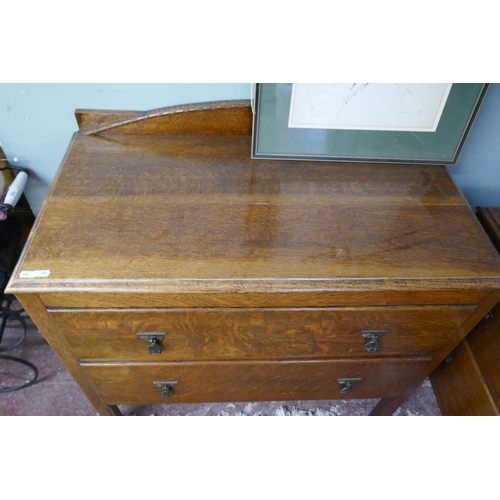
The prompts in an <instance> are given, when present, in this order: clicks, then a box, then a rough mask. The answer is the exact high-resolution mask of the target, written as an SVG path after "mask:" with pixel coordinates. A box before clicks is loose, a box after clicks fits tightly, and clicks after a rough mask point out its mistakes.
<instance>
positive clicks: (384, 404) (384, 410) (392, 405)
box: [370, 397, 406, 417]
mask: <svg viewBox="0 0 500 500" xmlns="http://www.w3.org/2000/svg"><path fill="white" fill-rule="evenodd" d="M405 401H406V397H403V398H401V397H399V398H391V399H381V400H380V401H379V402H378V403H377V405H376V406H375V408H373V410H372V411H371V413H370V416H374V417H377V416H391V415H392V414H393V413H394V412H395V411H396V410H397V409H398V408H399V407H400V406H401V405H402V404H403V403H404V402H405Z"/></svg>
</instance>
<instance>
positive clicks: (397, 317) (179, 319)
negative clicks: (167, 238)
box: [50, 306, 473, 361]
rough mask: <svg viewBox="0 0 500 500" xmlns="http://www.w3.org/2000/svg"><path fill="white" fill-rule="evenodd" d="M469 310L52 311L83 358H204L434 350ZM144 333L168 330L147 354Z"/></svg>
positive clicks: (456, 326)
mask: <svg viewBox="0 0 500 500" xmlns="http://www.w3.org/2000/svg"><path fill="white" fill-rule="evenodd" d="M472 310H473V307H471V306H453V307H450V306H448V307H445V306H429V307H419V306H414V307H389V308H382V307H360V308H314V309H313V308H306V309H169V310H158V309H154V310H128V311H124V310H113V311H111V310H101V311H92V310H80V311H51V313H50V314H51V316H52V318H53V319H54V321H55V322H56V324H57V325H58V327H59V329H60V330H61V331H62V333H63V334H64V335H65V337H66V338H67V340H68V342H69V344H70V345H71V347H72V349H73V351H74V352H75V355H76V357H77V358H78V359H80V360H82V359H85V360H104V361H106V360H108V361H109V360H116V361H153V360H154V361H180V360H184V361H187V360H197V361H202V360H222V359H256V360H258V359H293V358H301V359H307V358H310V359H315V358H331V357H365V356H366V357H369V356H394V355H401V356H411V355H431V354H432V353H433V352H435V350H436V348H437V347H438V346H440V345H441V344H443V343H444V342H446V341H447V340H448V339H449V337H450V336H451V335H453V334H454V332H455V331H456V330H457V328H458V327H459V326H460V325H461V324H462V323H463V322H464V321H465V319H466V318H467V317H468V316H469V314H470V313H471V312H472ZM139 334H143V335H139ZM144 334H149V335H151V336H153V335H154V334H159V335H161V334H166V335H165V337H164V338H159V339H158V341H157V342H155V343H156V344H159V345H156V348H157V350H161V352H160V353H159V354H150V352H149V341H148V339H147V335H144ZM368 351H371V352H368Z"/></svg>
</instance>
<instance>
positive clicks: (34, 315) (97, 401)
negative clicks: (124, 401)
mask: <svg viewBox="0 0 500 500" xmlns="http://www.w3.org/2000/svg"><path fill="white" fill-rule="evenodd" d="M16 297H17V299H18V300H19V302H20V303H21V305H22V307H23V308H24V309H25V311H26V312H27V313H28V315H29V317H30V318H31V319H32V321H33V322H34V323H35V325H36V326H37V328H38V329H39V330H40V331H41V332H42V334H43V336H44V338H45V340H47V342H48V343H49V345H50V346H51V347H52V349H54V351H55V352H56V354H57V355H58V357H59V358H60V360H61V361H62V362H63V364H64V366H65V367H66V368H67V370H68V371H69V372H70V373H71V375H72V376H73V378H74V379H75V380H76V382H77V383H78V384H79V386H80V388H81V389H82V391H83V392H84V393H85V395H86V396H87V397H88V399H89V400H90V402H91V403H92V404H93V405H94V408H95V409H96V411H97V412H98V413H99V414H100V415H111V414H112V413H111V412H110V408H109V407H108V406H107V405H106V404H105V403H104V402H103V400H102V399H101V397H100V396H99V394H98V393H97V392H96V390H95V389H94V386H93V385H92V383H91V382H90V380H89V378H88V377H87V375H86V373H85V372H84V370H82V368H81V366H80V364H79V362H78V360H77V359H76V358H75V356H74V354H73V352H72V350H71V348H70V346H69V344H68V342H67V341H66V339H65V337H64V335H63V334H62V333H61V331H60V330H59V328H58V327H57V325H56V323H54V321H53V320H52V318H51V317H50V314H49V313H48V312H47V310H46V308H45V306H44V305H43V303H42V301H41V300H40V297H39V296H38V295H37V294H17V295H16Z"/></svg>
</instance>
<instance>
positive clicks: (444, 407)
mask: <svg viewBox="0 0 500 500" xmlns="http://www.w3.org/2000/svg"><path fill="white" fill-rule="evenodd" d="M477 216H478V218H479V220H480V221H481V223H482V224H483V226H484V229H485V231H486V233H487V234H488V236H489V237H490V238H491V241H492V243H493V245H494V246H495V247H496V248H497V249H500V208H499V207H479V208H478V209H477ZM493 305H494V304H492V306H493ZM485 312H488V311H485ZM451 358H452V362H451V363H442V364H441V365H440V366H439V367H438V368H437V369H436V370H435V371H434V372H433V373H432V375H431V377H430V379H431V382H432V385H433V388H434V392H435V394H436V398H437V400H438V403H439V406H440V408H441V412H442V413H443V414H445V415H471V416H475V415H478V416H479V415H499V414H500V305H496V306H495V307H493V308H492V310H491V313H490V314H489V315H488V317H487V318H484V319H481V321H480V322H479V324H478V325H477V326H476V327H475V328H474V329H473V330H472V331H471V332H470V334H469V335H468V336H467V338H466V340H464V341H463V343H462V344H460V345H459V346H458V347H456V349H455V350H454V351H453V352H452V353H451Z"/></svg>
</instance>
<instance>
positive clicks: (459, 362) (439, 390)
mask: <svg viewBox="0 0 500 500" xmlns="http://www.w3.org/2000/svg"><path fill="white" fill-rule="evenodd" d="M430 380H431V384H432V388H433V390H434V394H435V395H436V399H437V402H438V405H439V409H440V410H441V414H442V415H444V416H495V415H496V416H499V415H500V412H499V409H498V407H497V405H496V404H495V401H494V400H493V398H492V396H491V393H490V391H489V388H488V385H487V383H486V381H485V380H484V377H483V375H482V373H481V369H480V368H479V366H478V364H477V362H476V359H475V357H474V354H473V352H472V351H471V348H470V346H469V343H468V339H465V340H463V341H462V342H461V343H460V344H459V346H458V347H457V348H456V349H455V350H454V351H453V352H452V353H451V355H450V361H449V362H444V363H441V365H439V367H438V368H437V369H436V370H435V371H434V373H433V374H432V376H431V377H430Z"/></svg>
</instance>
